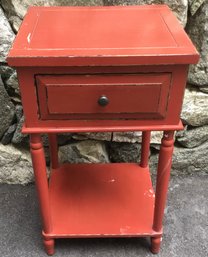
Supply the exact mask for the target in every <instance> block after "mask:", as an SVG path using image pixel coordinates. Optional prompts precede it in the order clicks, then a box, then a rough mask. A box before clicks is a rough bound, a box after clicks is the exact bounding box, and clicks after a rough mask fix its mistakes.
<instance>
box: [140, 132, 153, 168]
mask: <svg viewBox="0 0 208 257" xmlns="http://www.w3.org/2000/svg"><path fill="white" fill-rule="evenodd" d="M150 137H151V131H143V132H142V149H141V161H140V166H141V167H143V168H146V167H147V166H148V161H149V150H150Z"/></svg>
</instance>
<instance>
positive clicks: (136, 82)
mask: <svg viewBox="0 0 208 257" xmlns="http://www.w3.org/2000/svg"><path fill="white" fill-rule="evenodd" d="M36 79H37V91H38V102H39V113H40V119H43V120H45V119H145V118H146V119H149V118H151V119H162V118H164V117H165V115H166V111H167V104H168V96H169V90H170V84H171V83H170V81H171V75H170V74H169V73H159V74H145V75H144V74H139V75H138V74H137V75H105V76H104V75H61V76H44V75H42V76H41V75H39V76H37V77H36ZM102 100H103V101H104V102H103V101H102Z"/></svg>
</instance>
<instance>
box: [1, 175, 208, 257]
mask: <svg viewBox="0 0 208 257" xmlns="http://www.w3.org/2000/svg"><path fill="white" fill-rule="evenodd" d="M40 231H41V224H40V218H39V211H38V204H37V200H36V193H35V187H34V185H28V186H21V185H0V256H1V257H28V256H30V257H36V256H38V257H42V256H47V255H46V254H45V253H44V250H43V246H42V241H41V237H40ZM164 234H165V235H164V237H163V242H162V248H161V252H160V253H159V254H158V255H157V256H158V257H186V256H187V257H206V256H208V175H195V176H185V177H184V176H183V177H172V178H171V183H170V187H169V197H168V205H167V208H166V218H165V220H164ZM148 247H149V240H148V239H139V238H128V239H126V238H122V239H109V238H108V239H59V240H56V253H55V256H57V257H58V256H60V257H64V256H67V257H75V256H76V257H79V256H80V257H85V256H87V257H95V256H99V257H102V256H105V257H108V256H109V257H110V256H111V257H117V256H118V257H122V256H132V257H133V256H145V257H148V256H154V255H153V254H151V253H150V252H149V249H148Z"/></svg>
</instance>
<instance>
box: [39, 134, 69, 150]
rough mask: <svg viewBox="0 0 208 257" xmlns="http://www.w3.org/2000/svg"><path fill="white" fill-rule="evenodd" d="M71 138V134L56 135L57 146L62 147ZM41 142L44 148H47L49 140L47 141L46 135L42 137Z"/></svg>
mask: <svg viewBox="0 0 208 257" xmlns="http://www.w3.org/2000/svg"><path fill="white" fill-rule="evenodd" d="M71 138H72V134H71V133H64V134H58V135H57V140H58V145H60V146H62V145H65V144H67V143H69V141H70V140H71ZM42 142H43V145H44V146H47V147H48V146H49V140H48V135H47V134H43V135H42Z"/></svg>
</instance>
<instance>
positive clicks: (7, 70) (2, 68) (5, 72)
mask: <svg viewBox="0 0 208 257" xmlns="http://www.w3.org/2000/svg"><path fill="white" fill-rule="evenodd" d="M13 73H14V69H12V68H11V67H9V66H7V65H0V75H1V78H2V80H3V81H4V82H5V81H6V80H7V79H9V77H10V76H12V74H13Z"/></svg>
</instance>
